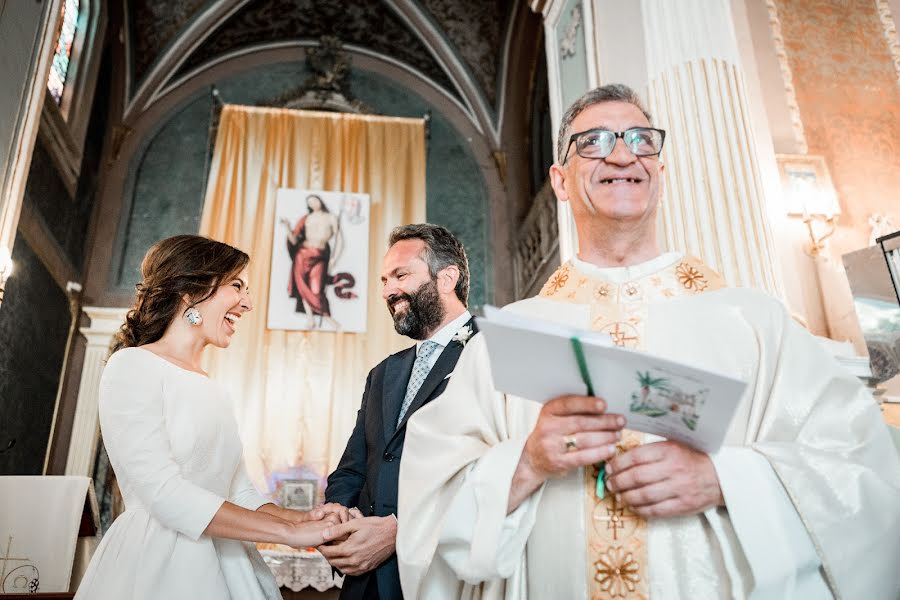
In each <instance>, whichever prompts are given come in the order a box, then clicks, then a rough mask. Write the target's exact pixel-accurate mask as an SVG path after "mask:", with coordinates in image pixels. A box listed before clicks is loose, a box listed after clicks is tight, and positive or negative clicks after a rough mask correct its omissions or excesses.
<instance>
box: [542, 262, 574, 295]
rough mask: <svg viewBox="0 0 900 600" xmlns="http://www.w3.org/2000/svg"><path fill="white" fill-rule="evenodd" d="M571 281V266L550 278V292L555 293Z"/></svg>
mask: <svg viewBox="0 0 900 600" xmlns="http://www.w3.org/2000/svg"><path fill="white" fill-rule="evenodd" d="M567 281H569V268H568V267H566V268H563V269H560V270H559V271H557V272H556V273H554V274H553V277H551V278H550V281H548V282H547V284H548V285H549V286H550V293H551V294H555V293H556V292H558V291H559V289H560V288H561V287H562V286H564V285H566V282H567Z"/></svg>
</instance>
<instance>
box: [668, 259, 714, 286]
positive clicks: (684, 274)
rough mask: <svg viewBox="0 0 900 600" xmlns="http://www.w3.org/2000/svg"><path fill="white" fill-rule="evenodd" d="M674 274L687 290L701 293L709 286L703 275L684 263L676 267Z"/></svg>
mask: <svg viewBox="0 0 900 600" xmlns="http://www.w3.org/2000/svg"><path fill="white" fill-rule="evenodd" d="M675 274H676V275H678V281H680V282H681V285H683V286H684V288H685V289H687V290H692V291H695V292H702V291H703V290H705V289H706V287H707V286H708V285H709V283H708V282H707V281H706V277H704V275H703V273H701V272H700V271H698V270H697V269H696V268H694V267H692V266H691V265H689V264H688V263H686V262H683V263H681V264H679V265H678V268H677V269H675Z"/></svg>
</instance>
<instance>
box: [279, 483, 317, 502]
mask: <svg viewBox="0 0 900 600" xmlns="http://www.w3.org/2000/svg"><path fill="white" fill-rule="evenodd" d="M317 487H318V483H317V482H316V481H315V480H313V479H286V480H285V481H283V482H282V483H281V506H283V507H284V508H292V509H295V510H312V509H313V508H315V506H316V488H317Z"/></svg>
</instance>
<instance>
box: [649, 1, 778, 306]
mask: <svg viewBox="0 0 900 600" xmlns="http://www.w3.org/2000/svg"><path fill="white" fill-rule="evenodd" d="M641 7H642V18H643V30H644V41H645V49H646V54H647V71H648V73H647V74H648V89H647V96H648V105H649V109H650V112H651V113H652V114H653V117H654V121H655V122H657V123H660V124H662V125H663V126H664V127H665V128H666V129H667V132H668V137H667V142H666V148H665V150H664V151H663V161H664V163H665V164H666V178H665V184H666V186H665V193H664V195H663V200H662V208H661V211H660V225H661V230H660V237H661V241H662V242H663V244H664V245H665V246H666V247H667V248H669V249H678V250H681V251H684V252H686V253H689V254H693V255H695V256H698V257H700V258H702V259H703V260H704V261H706V262H707V263H708V264H710V265H711V266H713V267H714V268H715V269H717V270H718V271H719V272H721V273H722V275H723V276H724V277H725V279H726V281H728V283H729V284H731V285H738V286H749V287H755V288H761V289H764V290H767V291H769V292H771V293H773V294H775V295H777V296H779V297H783V286H782V282H781V277H780V272H779V269H778V266H777V264H776V262H775V256H774V243H773V239H772V233H771V231H770V229H769V226H768V220H767V207H766V198H765V194H764V192H763V186H762V180H761V177H760V170H759V161H758V158H757V154H756V149H755V144H754V140H753V131H752V120H751V118H750V110H749V106H748V95H747V89H746V84H745V81H744V75H743V73H742V71H741V68H740V60H739V54H738V45H737V40H736V37H735V28H734V22H733V19H732V15H731V8H730V5H729V1H728V0H679V2H671V1H670V0H642V4H641Z"/></svg>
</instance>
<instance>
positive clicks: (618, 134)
mask: <svg viewBox="0 0 900 600" xmlns="http://www.w3.org/2000/svg"><path fill="white" fill-rule="evenodd" d="M636 129H637V130H641V131H648V130H649V131H656V132H659V134H660V136H661V137H662V139H661V140H660V141H659V150H658V151H656V152H650V153H648V154H637V153H636V152H634V151H633V150H632V149H631V148H630V147H629V146H628V144H627V143H626V144H625V147H626V148H628V151H629V152H631V153H632V154H634V155H635V156H659V155H660V154H661V153H662V149H663V145H665V143H666V130H665V129H657V128H656V127H629V128H628V129H626V130H625V131H610V130H609V129H603V128H602V127H592V128H591V129H585V130H584V131H579V132H578V133H573V134H572V135H571V136H569V144H568V145H567V146H566V153H565V155H564V156H563V160H562V163H560V164H563V165H564V164H566V161H567V160H569V149H570V148H571V147H572V143H573V142H575V141H576V140H577V139H578V138H579V137H581V136H583V135H584V134H586V133H591V132H592V131H605V132H607V133H612V134H613V135H615V136H616V139H615V141H613V145H612V146H610V148H609V154H607V155H606V156H582V155H581V154H579V153H578V144H575V154H578V156H581V157H582V158H606V157H607V156H609V155H610V154H612V153H613V150H615V149H616V142H618V140H619V138H622V141H623V142H625V134H626V133H628V132H629V131H634V130H636Z"/></svg>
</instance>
